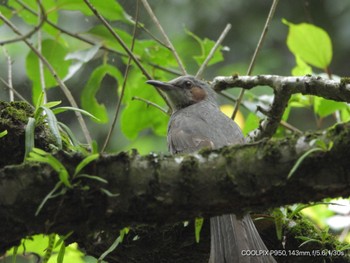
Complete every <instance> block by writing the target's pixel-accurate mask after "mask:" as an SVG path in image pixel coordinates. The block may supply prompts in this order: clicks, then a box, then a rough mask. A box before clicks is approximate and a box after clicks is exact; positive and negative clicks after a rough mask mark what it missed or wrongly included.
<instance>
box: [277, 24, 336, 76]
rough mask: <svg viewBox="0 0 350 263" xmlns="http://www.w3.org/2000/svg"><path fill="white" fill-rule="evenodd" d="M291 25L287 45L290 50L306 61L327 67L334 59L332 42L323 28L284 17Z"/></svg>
mask: <svg viewBox="0 0 350 263" xmlns="http://www.w3.org/2000/svg"><path fill="white" fill-rule="evenodd" d="M282 22H283V23H284V24H285V25H287V26H288V27H289V33H288V37H287V45H288V48H289V49H290V51H291V52H292V53H293V54H294V55H295V56H298V57H300V58H301V59H302V60H303V61H305V62H306V63H308V64H310V65H312V66H315V67H317V68H320V69H323V70H324V69H326V68H327V67H328V66H329V64H330V63H331V61H332V55H333V54H332V42H331V39H330V37H329V35H328V34H327V32H326V31H324V30H323V29H322V28H320V27H317V26H314V25H312V24H307V23H301V24H293V23H291V22H288V21H287V20H286V19H283V20H282Z"/></svg>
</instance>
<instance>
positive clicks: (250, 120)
mask: <svg viewBox="0 0 350 263" xmlns="http://www.w3.org/2000/svg"><path fill="white" fill-rule="evenodd" d="M259 122H260V119H259V117H258V116H256V114H254V113H252V112H250V113H249V114H248V117H247V118H246V120H245V123H244V127H243V134H244V135H247V134H248V133H249V132H251V131H253V130H255V129H256V128H258V127H259Z"/></svg>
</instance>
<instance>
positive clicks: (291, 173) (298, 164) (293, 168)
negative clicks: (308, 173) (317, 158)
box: [287, 148, 324, 179]
mask: <svg viewBox="0 0 350 263" xmlns="http://www.w3.org/2000/svg"><path fill="white" fill-rule="evenodd" d="M323 151H324V150H323V149H321V148H312V149H310V150H308V151H307V152H305V153H304V154H303V155H302V156H300V157H299V159H298V160H297V161H296V162H295V164H294V165H293V167H292V169H291V170H290V172H289V174H288V176H287V179H290V178H291V177H292V175H293V174H294V173H295V171H296V170H297V169H298V168H299V166H300V165H301V163H302V162H303V161H304V160H305V158H306V157H308V156H309V155H310V154H311V153H313V152H323Z"/></svg>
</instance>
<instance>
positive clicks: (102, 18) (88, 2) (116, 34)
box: [84, 0, 170, 107]
mask: <svg viewBox="0 0 350 263" xmlns="http://www.w3.org/2000/svg"><path fill="white" fill-rule="evenodd" d="M84 2H85V4H86V5H87V6H88V7H89V8H90V10H91V11H92V12H93V13H94V14H95V16H96V17H97V18H98V19H99V20H100V21H101V22H102V24H103V25H104V26H105V27H106V28H107V29H108V31H109V32H110V33H111V34H112V36H113V37H114V38H115V39H116V40H117V41H118V43H119V44H120V45H121V46H122V47H123V49H124V50H125V52H126V53H128V55H129V56H130V57H131V58H132V60H133V61H134V62H135V63H136V65H137V66H138V67H139V69H140V70H141V72H142V73H143V75H145V76H146V78H147V79H152V77H151V75H150V74H149V73H148V72H147V71H146V69H145V68H144V67H143V66H142V64H141V63H140V60H139V59H138V58H137V57H136V56H135V55H134V53H133V52H132V51H131V50H130V49H129V48H128V46H127V45H126V44H125V42H124V41H123V39H121V37H120V36H119V35H118V33H117V32H115V31H114V30H113V28H112V26H111V25H110V24H109V23H108V22H107V20H106V19H104V17H103V16H101V15H100V13H99V12H98V11H97V10H96V8H95V7H94V6H93V5H92V4H91V3H90V1H89V0H84ZM156 90H157V92H158V94H159V95H160V96H161V97H162V98H163V100H164V101H165V102H166V104H167V105H169V107H170V103H169V102H168V99H167V98H166V97H165V96H164V95H163V94H162V93H161V92H160V91H159V90H158V89H156Z"/></svg>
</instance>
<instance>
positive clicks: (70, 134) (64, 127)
mask: <svg viewBox="0 0 350 263" xmlns="http://www.w3.org/2000/svg"><path fill="white" fill-rule="evenodd" d="M58 125H59V126H60V127H61V129H62V130H63V131H64V132H65V133H66V134H67V135H68V137H69V140H66V141H68V142H69V143H67V144H68V145H70V144H73V146H74V147H77V148H78V146H79V145H80V143H79V141H78V140H77V138H76V137H75V134H74V133H73V132H72V130H71V129H70V128H69V127H68V126H67V125H65V124H64V123H62V122H58ZM62 139H64V137H63V138H62Z"/></svg>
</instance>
